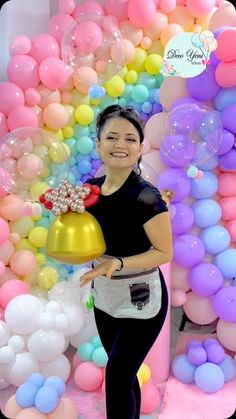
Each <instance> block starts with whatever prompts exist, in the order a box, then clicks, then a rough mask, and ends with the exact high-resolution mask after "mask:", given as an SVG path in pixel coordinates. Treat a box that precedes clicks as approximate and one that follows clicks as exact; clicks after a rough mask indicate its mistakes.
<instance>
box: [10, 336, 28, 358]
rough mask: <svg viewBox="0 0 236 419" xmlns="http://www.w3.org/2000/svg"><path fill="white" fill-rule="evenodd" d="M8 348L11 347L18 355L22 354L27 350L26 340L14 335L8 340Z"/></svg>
mask: <svg viewBox="0 0 236 419" xmlns="http://www.w3.org/2000/svg"><path fill="white" fill-rule="evenodd" d="M8 346H10V347H11V348H12V349H13V351H14V352H15V353H16V354H18V353H19V352H22V351H23V349H25V339H24V338H23V336H19V335H13V336H11V337H10V339H9V340H8Z"/></svg>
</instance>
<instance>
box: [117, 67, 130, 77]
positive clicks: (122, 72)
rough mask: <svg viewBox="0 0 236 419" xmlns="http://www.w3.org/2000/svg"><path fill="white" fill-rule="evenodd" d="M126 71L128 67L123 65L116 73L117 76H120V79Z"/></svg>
mask: <svg viewBox="0 0 236 419" xmlns="http://www.w3.org/2000/svg"><path fill="white" fill-rule="evenodd" d="M127 72H128V68H127V67H126V65H125V66H123V67H122V68H121V69H120V70H119V71H118V73H117V75H118V76H120V77H122V79H123V78H124V77H125V75H126V74H127Z"/></svg>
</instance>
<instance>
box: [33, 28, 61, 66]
mask: <svg viewBox="0 0 236 419" xmlns="http://www.w3.org/2000/svg"><path fill="white" fill-rule="evenodd" d="M30 56H31V57H33V58H34V59H35V60H36V61H38V62H39V63H41V62H42V61H43V60H45V58H48V57H60V45H59V43H58V41H57V40H56V39H55V38H54V37H53V36H52V35H49V34H47V33H40V34H39V35H35V36H34V37H33V38H32V39H31V50H30Z"/></svg>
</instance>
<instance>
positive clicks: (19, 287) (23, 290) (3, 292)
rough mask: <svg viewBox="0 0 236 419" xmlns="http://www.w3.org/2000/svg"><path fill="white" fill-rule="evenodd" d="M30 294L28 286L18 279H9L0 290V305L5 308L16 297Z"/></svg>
mask: <svg viewBox="0 0 236 419" xmlns="http://www.w3.org/2000/svg"><path fill="white" fill-rule="evenodd" d="M22 294H30V288H29V285H28V284H27V283H26V282H24V281H21V280H20V279H11V280H10V281H7V282H5V283H4V284H3V285H2V286H1V289H0V305H1V306H2V307H3V308H6V306H7V304H8V303H9V302H10V301H11V300H12V299H13V298H15V297H17V296H18V295H22Z"/></svg>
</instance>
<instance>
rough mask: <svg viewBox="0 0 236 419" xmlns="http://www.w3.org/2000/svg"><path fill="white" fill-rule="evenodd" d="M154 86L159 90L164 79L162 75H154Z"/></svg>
mask: <svg viewBox="0 0 236 419" xmlns="http://www.w3.org/2000/svg"><path fill="white" fill-rule="evenodd" d="M155 78H156V86H157V88H158V89H159V88H160V87H161V85H162V83H163V81H164V80H165V79H166V77H164V76H163V74H161V73H160V74H157V75H156V77H155Z"/></svg>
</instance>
